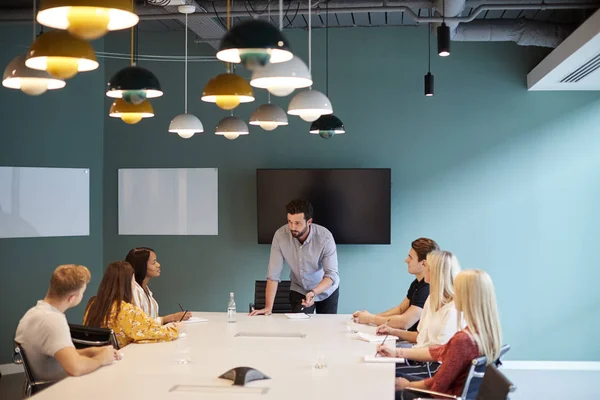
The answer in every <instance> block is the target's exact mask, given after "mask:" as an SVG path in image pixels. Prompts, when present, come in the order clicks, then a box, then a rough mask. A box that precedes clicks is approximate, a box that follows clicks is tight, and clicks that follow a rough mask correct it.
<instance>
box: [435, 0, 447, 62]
mask: <svg viewBox="0 0 600 400" xmlns="http://www.w3.org/2000/svg"><path fill="white" fill-rule="evenodd" d="M442 8H443V10H442V25H440V26H438V28H437V43H438V54H439V55H440V57H448V56H449V55H450V27H449V26H448V25H446V0H442Z"/></svg>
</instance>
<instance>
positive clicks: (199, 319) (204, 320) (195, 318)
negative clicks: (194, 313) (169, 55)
mask: <svg viewBox="0 0 600 400" xmlns="http://www.w3.org/2000/svg"><path fill="white" fill-rule="evenodd" d="M206 321H208V320H207V319H206V318H200V317H191V318H190V319H188V320H187V321H183V322H184V323H186V324H195V323H196V322H206Z"/></svg>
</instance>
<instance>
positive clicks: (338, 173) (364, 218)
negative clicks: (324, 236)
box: [256, 168, 392, 244]
mask: <svg viewBox="0 0 600 400" xmlns="http://www.w3.org/2000/svg"><path fill="white" fill-rule="evenodd" d="M391 186H392V172H391V169H389V168H386V169H258V170H256V192H257V205H258V243H259V244H270V243H271V242H272V240H273V235H274V234H275V231H276V230H277V229H279V228H280V227H281V226H282V225H285V224H287V214H286V212H285V206H286V204H287V203H289V202H290V201H291V200H294V199H304V200H308V201H310V202H311V203H312V205H313V208H314V218H313V222H314V223H316V224H319V225H322V226H324V227H326V228H327V229H329V230H330V231H331V233H332V234H333V237H334V238H335V241H336V243H337V244H390V243H391V222H390V219H391V216H390V214H391Z"/></svg>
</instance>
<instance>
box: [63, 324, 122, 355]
mask: <svg viewBox="0 0 600 400" xmlns="http://www.w3.org/2000/svg"><path fill="white" fill-rule="evenodd" d="M69 330H70V331H71V340H73V344H74V345H75V348H76V349H85V348H88V347H99V346H108V345H112V346H113V347H114V348H115V349H119V342H117V337H116V336H115V333H114V332H113V330H112V329H105V328H92V327H90V326H83V325H76V324H69Z"/></svg>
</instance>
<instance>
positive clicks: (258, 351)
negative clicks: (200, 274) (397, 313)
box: [34, 312, 394, 400]
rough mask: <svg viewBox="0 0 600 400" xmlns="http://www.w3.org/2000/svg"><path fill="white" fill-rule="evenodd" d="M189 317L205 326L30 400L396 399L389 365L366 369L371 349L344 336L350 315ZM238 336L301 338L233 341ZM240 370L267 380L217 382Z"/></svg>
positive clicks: (134, 351)
mask: <svg viewBox="0 0 600 400" xmlns="http://www.w3.org/2000/svg"><path fill="white" fill-rule="evenodd" d="M193 315H194V316H197V317H201V318H206V319H208V322H200V323H194V324H186V337H185V338H183V339H177V340H175V341H172V342H163V343H148V344H131V345H129V346H127V347H125V348H124V349H122V350H121V351H122V352H123V354H124V356H123V359H122V360H121V361H118V362H115V363H114V364H112V365H109V366H106V367H103V368H101V369H99V370H97V371H95V372H93V373H91V374H89V375H86V376H82V377H78V378H67V379H65V380H63V381H61V382H59V383H57V384H56V385H54V386H52V387H50V388H48V389H46V390H44V391H43V392H41V393H39V394H38V395H36V396H34V398H35V399H37V400H44V399H91V400H94V399H98V400H100V399H101V400H117V399H127V400H129V399H161V400H162V399H190V398H202V399H242V398H243V399H264V398H271V399H302V400H308V399H310V400H314V399H327V400H334V399H372V398H375V399H378V400H386V399H392V398H393V396H394V364H393V363H381V364H378V363H365V362H364V360H363V358H364V356H365V355H367V354H375V347H376V345H375V343H367V342H364V341H360V340H358V339H356V338H355V335H353V334H352V333H350V332H349V331H348V329H347V326H346V322H347V321H348V320H349V319H350V316H349V315H312V316H311V318H310V319H303V320H292V319H288V318H287V317H286V316H285V315H283V314H277V315H271V316H268V317H264V316H257V317H248V316H247V315H246V314H242V313H238V315H237V318H236V319H237V322H236V323H227V315H226V313H205V312H194V313H193ZM353 325H354V327H355V328H356V329H357V330H358V331H362V332H367V333H372V334H373V333H374V332H375V328H374V327H370V326H364V325H356V324H353ZM238 333H254V334H257V333H269V334H277V333H286V334H295V333H303V334H305V335H306V336H305V337H304V338H295V337H236V334H238ZM388 340H389V339H388ZM391 343H392V342H391V341H390V344H391ZM185 349H187V350H189V354H190V358H191V361H190V362H189V363H187V364H179V363H177V358H178V354H180V352H181V351H184V350H185ZM319 354H321V355H323V356H324V357H325V360H326V362H327V368H325V369H314V368H313V366H314V364H315V362H316V360H317V356H318V355H319ZM239 366H247V367H252V368H256V369H258V370H259V371H261V372H263V373H264V374H266V375H268V376H270V377H271V379H269V380H259V381H254V382H251V383H249V384H248V385H246V387H245V388H239V387H232V386H231V384H232V382H231V381H229V380H223V379H218V376H219V375H221V374H222V373H224V372H226V371H228V370H229V369H231V368H234V367H239ZM178 385H180V386H178ZM260 388H263V389H260ZM264 388H266V389H264Z"/></svg>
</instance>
